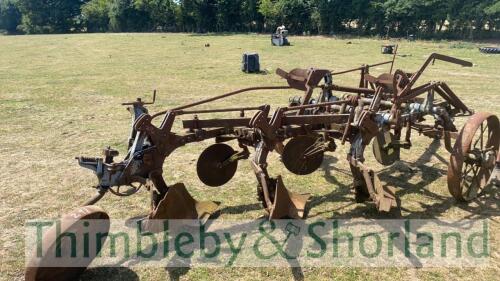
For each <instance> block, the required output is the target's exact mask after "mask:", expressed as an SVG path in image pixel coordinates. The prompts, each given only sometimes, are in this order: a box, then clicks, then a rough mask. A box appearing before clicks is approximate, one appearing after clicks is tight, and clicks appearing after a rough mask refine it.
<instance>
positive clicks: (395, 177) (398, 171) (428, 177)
mask: <svg viewBox="0 0 500 281" xmlns="http://www.w3.org/2000/svg"><path fill="white" fill-rule="evenodd" d="M440 146H441V142H440V140H437V139H436V140H433V141H432V143H431V144H430V145H429V148H428V149H426V150H425V152H424V154H422V155H421V156H420V157H419V158H418V159H417V160H416V161H414V162H412V163H408V162H405V161H404V160H401V161H398V162H397V163H395V164H394V165H391V166H389V167H387V168H385V169H383V170H381V171H379V172H378V176H379V178H380V180H381V181H382V182H384V183H385V184H389V185H391V186H394V187H396V189H397V190H396V196H397V198H401V197H402V196H405V195H409V194H420V195H422V196H423V197H425V198H429V199H430V200H431V201H436V203H431V204H427V203H425V202H418V204H420V210H419V211H414V210H409V209H406V208H404V207H401V205H400V204H398V207H397V208H393V209H392V210H391V211H390V212H388V213H383V212H378V211H377V210H376V209H375V206H374V205H373V203H371V202H367V203H362V204H358V203H355V202H354V201H353V195H352V193H353V190H352V188H351V186H350V185H346V184H342V183H341V182H340V181H339V180H337V178H336V177H335V174H339V173H342V174H345V175H348V176H351V174H350V171H347V170H343V169H339V168H337V167H335V164H336V163H337V162H338V159H337V158H336V157H332V156H328V155H325V160H324V162H323V169H324V171H325V178H326V180H327V181H328V182H329V183H331V184H332V185H334V186H336V187H337V188H335V189H334V190H332V192H330V193H328V194H325V195H318V196H312V197H311V199H310V202H309V204H308V210H307V213H309V211H310V209H312V208H314V207H316V206H319V205H321V204H323V203H325V202H351V203H349V204H346V205H345V206H342V207H340V208H337V209H333V210H327V211H324V212H318V213H315V214H314V215H311V216H309V217H310V218H312V217H317V216H320V215H322V214H324V213H331V212H333V215H332V218H335V219H351V218H367V219H406V218H408V219H435V218H439V217H440V216H442V214H444V213H445V212H446V211H448V210H449V209H450V208H453V207H458V208H460V209H462V210H463V211H466V212H468V213H469V214H468V215H467V216H466V217H465V218H464V219H478V218H486V217H492V216H498V215H499V214H500V211H499V204H498V202H499V200H498V199H499V198H500V191H499V189H498V188H497V187H495V186H493V185H491V186H488V187H486V188H485V189H484V191H483V194H482V196H480V197H478V198H477V199H475V200H473V201H472V202H469V203H461V202H457V201H456V200H455V199H454V198H453V197H452V196H451V195H449V196H443V195H440V194H436V193H434V192H432V191H430V190H428V189H427V188H426V187H428V186H429V185H430V184H431V183H433V182H435V181H436V180H438V179H440V178H442V177H443V176H446V174H447V172H446V171H445V170H442V169H438V168H435V167H429V166H426V165H425V164H427V163H429V162H430V161H431V160H432V158H436V159H438V160H439V161H440V162H441V163H443V164H445V165H448V160H446V159H444V158H443V157H442V156H440V155H439V154H437V151H438V149H439V148H440ZM412 166H413V167H415V166H416V167H418V170H419V172H418V173H417V171H416V169H414V168H412ZM419 174H420V175H421V179H420V180H419V181H418V182H416V183H412V182H411V180H412V179H413V178H414V177H416V176H417V175H419ZM353 205H355V208H354V209H352V210H349V211H347V212H342V213H341V212H340V211H341V210H342V209H345V208H348V207H352V206H353ZM402 211H404V212H405V213H406V214H405V215H403V214H402Z"/></svg>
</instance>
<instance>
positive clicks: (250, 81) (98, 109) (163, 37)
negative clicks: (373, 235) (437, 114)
mask: <svg viewBox="0 0 500 281" xmlns="http://www.w3.org/2000/svg"><path fill="white" fill-rule="evenodd" d="M290 40H291V42H292V44H293V46H291V47H284V48H277V47H271V44H270V42H269V37H268V36H261V35H229V36H196V35H187V34H94V35H46V36H2V37H0V120H2V122H1V124H0V188H1V192H0V202H1V205H0V225H1V228H2V232H1V236H0V241H1V248H0V259H1V261H0V280H22V279H23V268H24V258H23V256H24V255H23V253H24V244H23V231H24V230H23V224H24V222H25V221H26V220H28V219H33V218H40V217H42V218H56V217H58V216H59V215H61V214H62V213H64V212H66V211H68V210H70V209H72V208H74V207H76V206H78V205H79V204H81V203H83V202H84V201H85V200H86V199H87V198H88V197H89V196H90V195H91V194H92V193H93V191H92V190H91V188H90V187H91V186H92V185H93V184H94V175H92V174H91V173H90V172H87V171H85V170H82V169H81V168H80V167H78V165H77V164H76V162H75V161H74V160H73V159H74V156H78V155H89V156H90V155H98V154H99V153H100V150H101V148H103V147H104V146H106V145H112V146H115V147H118V148H119V149H121V152H122V154H123V153H124V151H123V149H124V148H125V141H126V138H127V135H128V130H129V115H128V112H126V111H125V110H124V108H123V107H121V106H120V105H119V104H120V103H121V102H124V101H131V100H134V99H135V98H136V97H138V96H143V97H148V96H151V92H152V90H153V89H157V90H158V94H159V95H158V100H157V104H155V105H154V106H152V107H151V111H153V112H154V111H159V110H163V109H166V108H169V107H173V106H176V105H180V104H183V103H187V102H191V101H195V100H199V99H202V98H206V97H210V96H214V95H216V94H220V93H224V92H227V91H230V90H235V89H238V88H243V87H249V86H255V85H282V84H283V83H284V82H283V81H282V80H280V79H279V78H278V77H277V76H276V75H274V74H273V73H274V71H275V69H276V68H277V67H281V68H283V69H285V70H290V69H292V68H296V67H309V66H315V67H320V68H329V69H333V70H342V69H346V68H350V67H355V66H359V65H361V64H362V63H376V62H380V61H384V60H388V59H389V57H388V56H384V55H382V54H380V45H381V44H383V43H385V42H384V41H377V40H371V39H349V40H336V39H332V38H323V37H292V38H290ZM348 41H349V42H351V44H347V42H348ZM205 43H210V47H208V48H207V47H204V45H205ZM399 44H400V56H398V58H397V62H396V68H401V69H405V70H408V71H414V70H416V69H417V68H418V67H419V66H420V65H421V63H422V62H423V61H424V59H425V58H426V57H427V56H428V55H429V54H430V53H432V52H439V53H443V54H447V55H451V56H457V57H460V58H462V59H466V60H470V61H472V62H474V67H472V68H460V67H457V66H450V65H447V64H445V63H440V62H438V63H437V64H436V65H435V66H433V67H430V69H429V70H428V71H427V72H426V73H425V75H424V77H422V81H428V80H442V81H446V82H448V84H449V85H450V86H451V87H452V89H454V90H455V92H456V93H457V94H458V95H459V96H460V97H461V98H462V99H463V100H464V102H465V103H466V104H467V105H469V106H470V107H472V108H474V109H475V110H476V111H490V112H493V113H496V114H498V113H500V110H499V108H500V96H499V90H498V89H499V88H500V73H499V72H498V66H499V65H500V56H495V55H484V54H480V53H479V51H478V50H477V48H475V46H473V47H472V48H471V47H469V46H470V44H469V43H467V45H464V44H462V43H460V42H405V41H402V42H399ZM245 51H256V52H258V53H259V54H260V57H261V64H262V68H263V69H265V70H266V71H267V72H268V74H262V75H247V74H244V73H242V72H241V71H240V60H241V54H242V53H243V52H245ZM384 71H387V67H376V68H374V69H372V73H375V74H377V73H382V72H384ZM338 79H339V81H337V82H339V83H342V84H345V85H355V84H356V83H357V79H358V77H357V75H346V76H342V77H339V78H338ZM297 94H300V93H297ZM290 95H291V93H290V92H285V91H275V92H259V93H256V94H249V95H244V96H238V97H234V98H230V99H227V100H224V101H222V102H220V103H219V105H221V106H227V105H232V106H238V105H261V104H264V103H267V104H271V105H274V106H277V105H284V104H286V103H287V101H288V98H289V96H290ZM464 121H465V120H457V122H458V123H459V124H462V123H463V122H464ZM208 144H209V142H204V143H202V144H199V145H190V146H186V147H183V148H181V149H179V150H178V151H177V152H176V153H174V154H173V155H172V156H171V157H169V160H168V162H167V163H165V177H166V179H167V181H168V182H169V183H174V182H179V181H183V182H184V183H186V185H187V186H188V188H189V190H190V192H191V193H192V194H193V195H194V196H195V197H196V198H208V199H211V200H217V201H222V202H223V206H222V208H223V209H222V212H221V217H222V218H232V219H233V218H234V219H235V218H244V219H254V218H258V217H260V216H262V215H264V211H263V210H262V209H261V208H260V207H259V205H258V201H257V199H256V196H255V184H256V183H255V181H254V177H253V175H251V168H250V166H249V164H248V163H247V162H241V163H240V166H239V170H238V172H237V174H236V177H235V179H233V180H232V181H231V182H229V183H228V184H227V185H226V186H224V187H222V188H217V189H214V188H207V187H204V186H203V185H202V184H201V182H200V181H199V180H198V178H197V176H196V174H195V168H194V167H195V163H196V159H197V156H198V155H199V153H200V152H201V151H202V150H203V148H205V147H206V146H207V145H208ZM345 154H346V147H339V149H338V151H337V152H335V153H332V154H330V155H329V156H328V157H327V158H326V161H325V162H324V164H323V166H322V168H321V169H319V170H318V171H317V172H315V173H314V174H312V175H310V176H305V177H297V176H294V175H292V174H290V173H289V172H288V171H286V170H285V168H284V167H283V165H281V164H280V163H279V161H278V159H277V157H276V156H275V155H273V156H272V157H271V159H270V163H271V165H270V171H271V173H272V174H274V175H276V174H282V175H283V176H284V180H285V184H286V185H287V187H288V188H289V189H291V190H294V191H301V192H310V193H311V194H312V195H313V197H312V199H311V202H310V205H311V206H312V209H311V211H310V216H311V217H318V216H319V217H324V218H352V217H370V218H394V217H404V218H449V219H461V218H478V217H489V218H491V226H490V227H491V235H492V238H493V241H494V247H492V256H493V259H492V264H491V266H490V267H487V268H478V269H456V268H451V269H447V268H431V269H411V268H410V269H399V268H381V269H365V268H302V269H288V268H257V269H252V268H248V269H238V268H235V269H205V268H193V269H190V270H189V269H186V270H184V269H178V270H171V271H169V270H165V269H163V268H133V269H131V270H125V269H123V270H118V269H92V270H90V271H88V272H87V273H86V274H85V275H84V276H83V277H82V278H83V279H84V280H127V279H130V280H137V279H139V280H162V279H167V278H171V279H173V280H176V279H183V280H198V279H201V280H208V279H210V280H255V279H270V280H290V279H294V278H295V279H299V280H300V278H301V276H303V277H304V278H305V279H306V280H325V279H335V280H358V279H366V280H401V279H403V278H404V279H408V280H496V279H497V278H498V274H499V270H498V268H499V267H498V264H499V263H498V261H499V254H498V247H496V246H495V245H498V240H499V239H498V238H499V236H498V230H499V229H500V228H499V226H498V221H497V220H498V218H499V209H498V193H497V191H492V192H490V193H488V194H487V195H486V196H485V197H483V198H481V199H478V200H476V201H474V202H472V203H471V204H469V205H464V204H457V203H456V202H455V201H454V200H453V199H452V198H451V196H450V195H449V193H448V191H447V187H446V169H447V165H448V157H449V154H448V153H447V152H446V150H445V149H444V148H443V147H441V146H439V144H438V143H437V142H432V140H429V139H426V138H423V137H416V138H415V139H414V147H413V148H412V150H411V151H404V152H403V153H402V160H403V161H401V162H399V163H398V164H396V165H394V166H392V167H390V168H385V169H383V168H382V167H380V166H376V167H377V168H378V169H379V170H381V175H382V180H383V181H384V182H386V183H388V184H391V185H393V186H396V187H397V189H398V195H399V196H400V197H401V201H402V209H401V215H396V214H393V213H391V214H386V215H383V214H378V213H377V212H376V211H375V210H374V208H373V206H369V205H368V206H367V205H364V204H355V203H353V194H352V192H351V190H350V183H351V180H352V179H351V177H350V175H349V174H350V173H349V172H348V166H347V165H346V163H345V161H344V159H345ZM367 154H369V153H367ZM369 161H370V163H373V159H369ZM99 205H100V206H102V207H103V208H105V209H106V211H108V212H109V214H110V215H111V217H112V218H115V219H126V218H129V217H133V216H137V215H140V214H144V213H146V212H147V211H148V207H149V205H148V196H147V194H146V192H142V193H140V194H139V195H136V196H134V197H130V198H126V199H121V198H116V197H112V196H107V197H106V198H104V199H103V200H102V201H101V202H100V203H99Z"/></svg>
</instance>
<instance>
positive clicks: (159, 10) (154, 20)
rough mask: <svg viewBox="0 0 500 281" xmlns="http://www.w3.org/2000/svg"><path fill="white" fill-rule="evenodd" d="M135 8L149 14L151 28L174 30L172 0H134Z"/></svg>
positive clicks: (174, 4) (174, 8) (174, 6)
mask: <svg viewBox="0 0 500 281" xmlns="http://www.w3.org/2000/svg"><path fill="white" fill-rule="evenodd" d="M134 4H135V8H136V9H138V10H139V11H143V12H145V13H147V14H148V15H149V18H150V19H151V25H152V27H153V29H155V30H156V29H161V30H164V31H175V30H176V22H175V10H176V6H177V4H176V3H175V2H174V1H173V0H135V2H134Z"/></svg>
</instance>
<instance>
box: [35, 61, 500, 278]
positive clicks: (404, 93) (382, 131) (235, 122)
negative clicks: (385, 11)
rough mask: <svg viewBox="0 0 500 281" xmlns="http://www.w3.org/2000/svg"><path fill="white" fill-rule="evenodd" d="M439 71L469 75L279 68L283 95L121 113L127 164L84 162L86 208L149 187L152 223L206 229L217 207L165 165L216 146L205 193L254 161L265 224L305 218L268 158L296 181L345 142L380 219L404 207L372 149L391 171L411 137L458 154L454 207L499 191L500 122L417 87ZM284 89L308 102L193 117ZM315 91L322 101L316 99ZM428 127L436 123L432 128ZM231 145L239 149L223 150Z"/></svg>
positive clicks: (209, 153)
mask: <svg viewBox="0 0 500 281" xmlns="http://www.w3.org/2000/svg"><path fill="white" fill-rule="evenodd" d="M394 57H395V56H394ZM434 61H444V62H448V63H451V64H457V65H460V66H465V67H470V66H472V64H471V63H470V62H467V61H463V60H460V59H456V58H452V57H449V56H445V55H440V54H432V55H430V56H429V58H428V59H427V60H426V61H425V63H424V64H423V65H422V67H421V68H420V69H419V70H418V71H416V72H414V73H408V72H405V71H402V70H399V69H398V70H395V71H394V72H393V71H392V68H393V65H394V59H393V60H392V61H387V62H383V63H379V64H376V65H371V66H369V65H365V66H362V67H359V68H354V69H350V70H346V71H341V72H332V71H330V70H326V69H316V68H309V69H294V70H292V71H290V72H286V71H284V70H281V69H278V70H277V71H276V73H277V74H278V75H279V76H280V77H282V78H283V79H285V80H286V81H287V85H284V86H269V87H253V88H246V89H241V90H237V91H234V92H230V93H226V94H223V95H220V96H216V97H212V98H209V99H205V100H202V101H198V102H195V103H191V104H188V105H183V106H179V107H176V108H172V109H169V110H166V111H162V112H158V113H155V114H150V113H149V112H148V110H147V108H146V105H147V104H148V103H146V102H143V101H142V100H141V99H138V100H137V101H135V102H132V103H126V104H124V105H126V106H128V107H129V108H128V109H129V111H130V112H131V114H132V130H131V133H130V137H129V142H128V151H127V154H126V155H125V157H124V159H123V160H122V161H117V162H116V161H115V157H117V156H118V151H116V150H113V149H111V148H109V147H108V148H106V149H104V151H103V157H99V158H89V157H78V158H77V160H78V163H79V164H80V165H81V166H82V167H84V168H87V169H90V170H92V171H93V172H94V173H95V174H96V175H97V178H98V182H99V183H98V185H97V186H96V189H97V195H96V196H95V197H93V198H92V199H91V200H90V201H88V202H87V203H86V204H85V205H93V204H95V203H97V202H98V201H99V200H100V199H101V198H102V197H103V196H104V195H105V194H106V193H108V192H110V193H112V194H115V195H118V196H130V195H132V194H134V193H136V192H137V191H139V189H140V188H141V187H143V186H144V187H146V188H147V189H149V190H150V192H151V212H150V213H149V215H148V217H147V219H146V220H145V223H146V224H147V221H148V220H151V219H199V220H201V221H202V222H204V221H206V220H207V219H208V218H209V217H210V215H212V214H213V213H214V212H215V211H217V209H218V203H215V202H210V201H198V200H196V199H194V198H193V197H192V196H191V195H190V194H189V192H188V190H187V189H186V187H185V186H184V184H182V183H176V184H173V185H168V184H167V183H166V182H165V180H164V179H163V176H162V174H163V168H164V163H165V161H166V159H167V157H169V156H170V155H171V154H172V153H173V152H174V151H175V150H176V149H177V148H180V147H182V146H185V145H188V144H191V143H197V142H200V141H204V140H208V139H213V140H215V144H213V145H211V146H209V147H208V148H207V149H206V150H205V151H203V153H202V154H201V155H200V157H199V159H198V162H197V173H198V176H199V178H200V180H201V181H202V182H203V183H204V184H206V185H208V186H222V185H224V184H226V183H227V182H228V181H229V180H231V178H232V177H233V176H234V175H235V172H236V170H237V165H238V162H239V161H240V160H244V159H250V163H251V166H252V167H253V171H254V173H255V176H256V179H257V184H258V187H257V195H258V198H259V200H260V201H261V203H262V205H263V207H264V209H265V210H266V211H267V213H268V216H269V218H270V219H279V218H303V217H304V214H305V211H306V203H307V200H308V197H309V195H307V194H297V193H294V192H291V191H289V190H288V189H287V188H286V187H285V186H284V183H283V180H282V178H281V176H279V175H278V176H275V177H272V176H271V175H269V173H268V170H267V165H268V164H267V158H268V156H269V154H270V153H272V152H276V153H279V154H280V155H281V160H282V162H283V164H284V166H285V167H286V168H287V169H288V170H289V171H290V172H292V173H294V174H297V175H307V174H310V173H312V172H314V171H315V170H316V169H318V168H319V167H320V166H321V164H322V162H323V157H324V154H325V153H327V152H334V151H335V150H336V148H337V145H338V144H342V145H343V144H345V143H348V144H349V145H350V149H349V153H348V155H347V161H348V163H349V166H350V169H351V172H352V175H353V179H354V180H353V189H354V191H355V195H356V201H357V202H363V201H372V202H374V204H375V206H376V208H377V209H378V210H379V211H386V212H387V211H389V210H390V209H391V208H392V207H395V206H397V201H398V199H397V197H396V194H395V192H394V190H392V188H389V187H387V186H384V185H382V184H381V181H380V180H379V178H378V176H377V173H376V172H375V171H373V170H372V169H371V168H370V167H368V166H367V165H366V164H365V157H364V152H365V148H366V146H368V145H369V144H370V143H371V145H372V150H373V154H374V157H375V159H376V160H377V161H378V162H379V163H380V164H382V165H385V166H388V165H391V164H393V163H394V162H396V161H397V160H399V159H400V150H401V149H410V148H411V147H412V141H411V137H412V135H413V134H415V133H417V134H421V135H425V136H428V137H430V138H438V139H442V140H443V142H444V145H445V147H446V149H447V150H448V151H449V152H450V153H451V158H450V165H449V169H448V188H449V191H450V193H451V195H452V196H453V197H454V198H456V199H457V200H459V201H469V200H472V199H474V198H476V197H477V196H478V195H480V193H481V191H482V189H483V188H484V187H485V186H486V185H487V184H488V183H489V182H498V177H499V175H498V174H499V172H498V171H499V170H500V154H499V153H498V150H499V140H500V124H499V120H498V117H497V116H495V115H493V114H489V113H474V112H473V110H472V109H470V108H469V107H467V106H466V105H465V104H464V103H463V102H462V101H461V100H460V99H459V98H458V97H457V95H455V93H454V92H453V91H452V90H451V89H450V87H449V86H448V85H447V84H446V83H445V82H438V81H434V82H429V83H424V84H419V85H417V82H418V81H419V78H420V77H421V75H422V73H423V72H424V71H425V70H426V68H427V67H428V66H429V65H430V64H431V63H434ZM388 64H390V65H391V70H390V71H389V72H388V73H384V74H381V75H379V76H377V77H375V76H372V75H371V74H370V68H373V67H374V66H379V65H388ZM358 71H359V72H360V80H359V85H356V86H355V87H351V86H342V85H338V84H336V83H334V79H333V78H334V77H336V76H338V75H342V74H345V73H351V72H358ZM284 89H289V90H295V91H302V92H303V93H302V95H301V96H299V97H293V98H291V99H290V103H289V104H288V105H286V106H283V107H278V108H275V109H274V110H273V111H271V106H270V105H267V104H263V105H261V106H256V107H237V108H219V109H217V108H212V109H195V107H196V106H199V105H202V104H207V103H214V102H217V101H218V100H221V99H225V98H228V97H230V96H235V95H240V94H246V93H248V92H252V91H263V90H269V91H272V90H284ZM315 92H316V94H317V96H314V97H313V95H314V94H315ZM153 102H154V99H153ZM208 113H239V114H240V117H237V118H219V119H210V118H202V116H203V115H204V114H208ZM249 113H250V115H249ZM186 115H194V117H193V118H192V119H188V120H182V127H183V128H184V129H185V130H186V131H185V132H175V131H174V130H173V125H174V122H175V121H177V119H178V117H180V116H186ZM463 116H472V117H470V119H469V120H468V121H467V123H466V124H465V126H464V127H463V128H462V130H460V131H459V130H458V129H457V128H456V126H455V122H454V121H455V118H457V117H463ZM158 118H162V121H161V123H160V125H159V126H155V125H154V124H153V121H154V120H155V119H158ZM429 118H430V119H432V121H433V122H428V120H426V119H429ZM452 140H455V144H454V145H453V144H452ZM230 141H232V142H233V143H237V144H238V147H237V148H236V149H235V148H233V147H231V146H230V145H228V144H227V143H228V142H230ZM251 151H253V155H252V156H251V153H250V152H251ZM167 172H168V171H167ZM93 208H96V207H93ZM92 211H93V212H99V213H102V212H103V211H102V210H100V209H92ZM47 239H49V240H50V239H52V240H54V239H55V238H54V237H50V238H47ZM30 268H31V270H32V271H33V270H34V271H35V275H33V274H32V275H30V276H36V274H41V273H40V272H42V271H43V267H40V265H39V264H34V265H32V266H31V267H30ZM47 270H49V269H47ZM37 272H38V273H37ZM30 280H35V279H30Z"/></svg>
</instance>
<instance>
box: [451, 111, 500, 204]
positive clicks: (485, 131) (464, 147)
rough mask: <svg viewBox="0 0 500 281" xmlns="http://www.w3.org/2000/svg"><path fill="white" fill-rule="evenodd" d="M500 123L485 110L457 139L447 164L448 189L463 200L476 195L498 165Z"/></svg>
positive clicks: (471, 198)
mask: <svg viewBox="0 0 500 281" xmlns="http://www.w3.org/2000/svg"><path fill="white" fill-rule="evenodd" d="M499 141H500V123H499V120H498V117H497V116H495V115H493V114H490V113H485V112H480V113H476V114H474V115H473V116H472V117H471V118H470V119H469V120H468V121H467V123H466V124H465V126H464V127H463V128H462V131H460V134H459V136H458V138H457V141H456V143H455V146H454V147H453V152H452V154H451V158H450V165H449V167H448V189H449V191H450V193H451V195H453V197H454V198H455V199H456V200H458V201H461V202H467V201H470V200H473V199H474V198H476V197H477V196H478V195H479V194H480V192H481V190H482V189H483V188H484V187H485V186H486V185H487V184H488V183H489V182H490V180H491V179H492V178H493V176H492V175H493V172H494V170H495V166H498V165H499V161H500V155H499V153H498V147H499Z"/></svg>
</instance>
